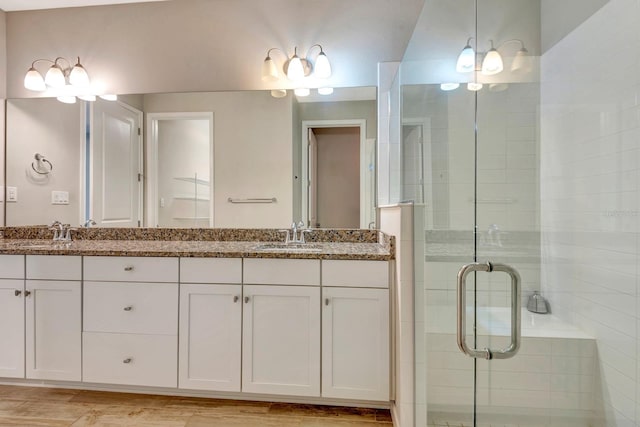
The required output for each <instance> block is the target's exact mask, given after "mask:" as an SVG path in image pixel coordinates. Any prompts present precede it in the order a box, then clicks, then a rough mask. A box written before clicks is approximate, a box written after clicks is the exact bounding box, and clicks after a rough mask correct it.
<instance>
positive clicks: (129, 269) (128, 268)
mask: <svg viewBox="0 0 640 427" xmlns="http://www.w3.org/2000/svg"><path fill="white" fill-rule="evenodd" d="M124 271H133V266H132V265H128V266H126V267H125V268H124Z"/></svg>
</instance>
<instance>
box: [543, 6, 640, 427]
mask: <svg viewBox="0 0 640 427" xmlns="http://www.w3.org/2000/svg"><path fill="white" fill-rule="evenodd" d="M554 7H557V5H555V4H554V2H543V9H542V12H543V21H542V23H543V32H544V31H545V28H544V26H545V20H544V16H553V14H554ZM639 26H640V10H639V2H638V1H637V0H610V1H609V2H607V3H606V4H605V5H604V6H603V7H602V8H601V9H600V10H599V11H597V12H596V13H595V14H594V15H593V16H591V17H590V18H588V19H587V20H586V21H585V22H583V23H582V24H581V25H579V26H578V27H577V28H576V29H574V30H573V31H571V32H570V33H569V34H568V35H567V36H566V37H564V39H562V40H561V41H559V42H558V43H557V44H556V45H554V46H552V47H551V48H549V49H548V50H547V51H546V52H545V53H544V55H543V57H542V70H541V80H542V86H541V159H542V161H541V199H542V205H541V213H542V218H541V228H542V290H543V292H545V293H546V294H547V295H548V296H549V297H550V299H551V301H552V303H553V309H554V313H555V314H556V315H558V316H561V317H564V318H565V319H567V320H568V321H571V322H573V323H574V324H575V325H576V326H578V327H580V328H581V329H583V330H584V331H585V332H586V333H588V334H591V335H593V336H594V337H595V338H596V339H597V348H598V350H597V351H598V360H599V366H598V371H599V375H600V377H601V379H600V384H599V385H598V390H597V392H596V394H597V396H598V398H597V401H596V403H597V408H599V410H600V411H601V412H602V413H603V414H602V416H603V417H604V419H603V420H602V421H601V422H600V423H598V424H596V425H602V426H608V427H622V426H624V427H626V426H637V425H640V381H639V380H640V371H639V370H640V364H638V363H637V360H638V354H640V313H639V310H638V307H639V306H640V292H638V286H639V284H640V283H639V282H638V273H639V271H640V251H639V240H638V232H639V231H640V229H639V220H640V197H639V193H640V184H639V182H640V181H639V179H640V108H639V97H640V72H638V69H639V65H640V32H639V31H638V28H639Z"/></svg>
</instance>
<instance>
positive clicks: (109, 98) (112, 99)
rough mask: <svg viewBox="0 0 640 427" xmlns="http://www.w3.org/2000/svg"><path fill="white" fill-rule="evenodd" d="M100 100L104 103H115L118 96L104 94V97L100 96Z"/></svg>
mask: <svg viewBox="0 0 640 427" xmlns="http://www.w3.org/2000/svg"><path fill="white" fill-rule="evenodd" d="M100 98H102V99H104V100H105V101H117V100H118V95H113V94H109V93H105V94H104V95H100Z"/></svg>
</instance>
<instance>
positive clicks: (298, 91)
mask: <svg viewBox="0 0 640 427" xmlns="http://www.w3.org/2000/svg"><path fill="white" fill-rule="evenodd" d="M293 93H295V94H296V96H309V94H310V93H311V91H310V90H309V88H306V87H299V88H297V89H294V90H293Z"/></svg>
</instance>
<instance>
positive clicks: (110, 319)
mask: <svg viewBox="0 0 640 427" xmlns="http://www.w3.org/2000/svg"><path fill="white" fill-rule="evenodd" d="M84 330H85V331H91V332H123V333H136V334H165V335H174V334H176V333H177V331H178V284H177V283H123V282H85V283H84Z"/></svg>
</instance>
